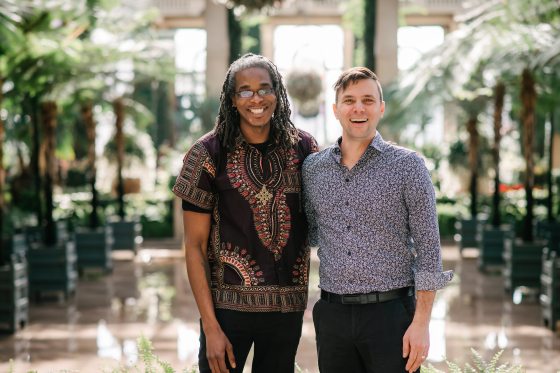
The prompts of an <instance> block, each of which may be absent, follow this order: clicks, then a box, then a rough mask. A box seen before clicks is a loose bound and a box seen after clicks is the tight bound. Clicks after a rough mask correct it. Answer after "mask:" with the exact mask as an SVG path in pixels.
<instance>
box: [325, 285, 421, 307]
mask: <svg viewBox="0 0 560 373" xmlns="http://www.w3.org/2000/svg"><path fill="white" fill-rule="evenodd" d="M412 295H414V287H413V286H409V287H406V288H400V289H393V290H389V291H374V292H371V293H367V294H334V293H329V292H328V291H325V290H321V299H323V300H325V301H327V302H329V303H341V304H369V303H381V302H388V301H390V300H393V299H397V298H403V297H409V296H412Z"/></svg>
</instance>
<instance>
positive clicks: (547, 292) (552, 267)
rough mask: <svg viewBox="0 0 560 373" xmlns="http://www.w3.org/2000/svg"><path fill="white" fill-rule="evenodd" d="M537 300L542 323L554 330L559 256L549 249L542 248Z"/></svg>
mask: <svg viewBox="0 0 560 373" xmlns="http://www.w3.org/2000/svg"><path fill="white" fill-rule="evenodd" d="M539 300H540V303H541V311H542V318H543V321H544V324H545V325H546V326H547V327H548V328H550V329H552V330H553V331H554V330H556V329H557V328H558V321H560V257H558V255H557V253H556V252H555V251H552V250H549V249H544V250H543V256H542V274H541V294H540V297H539Z"/></svg>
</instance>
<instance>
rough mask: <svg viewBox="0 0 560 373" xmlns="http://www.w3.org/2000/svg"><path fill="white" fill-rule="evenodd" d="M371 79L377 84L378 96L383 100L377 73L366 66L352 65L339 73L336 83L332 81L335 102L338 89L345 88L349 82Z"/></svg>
mask: <svg viewBox="0 0 560 373" xmlns="http://www.w3.org/2000/svg"><path fill="white" fill-rule="evenodd" d="M365 79H372V80H373V81H374V82H375V83H376V84H377V89H378V90H379V98H380V99H381V101H383V90H382V89H381V83H379V79H378V78H377V75H375V73H374V72H373V71H371V70H370V69H368V68H367V67H352V68H350V69H348V70H345V71H343V72H342V74H340V76H339V77H338V79H337V81H336V83H334V85H333V88H334V91H335V102H337V101H338V92H339V91H340V90H345V89H346V88H347V87H348V86H349V85H350V84H355V83H357V82H358V81H360V80H365Z"/></svg>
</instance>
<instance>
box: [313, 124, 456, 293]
mask: <svg viewBox="0 0 560 373" xmlns="http://www.w3.org/2000/svg"><path fill="white" fill-rule="evenodd" d="M339 142H340V139H339ZM339 142H337V143H336V144H335V145H333V146H331V147H329V148H327V149H325V150H323V151H321V152H319V153H316V154H312V155H311V156H309V157H308V158H307V159H306V160H305V162H304V165H303V171H302V175H303V185H304V198H305V206H306V213H307V217H308V222H309V229H310V241H311V245H313V246H316V245H318V246H319V249H318V255H319V259H320V264H319V278H320V283H319V287H320V288H321V289H324V290H326V291H329V292H333V293H337V294H356V293H368V292H372V291H388V290H392V289H395V288H401V287H406V286H412V285H414V286H415V287H416V289H417V290H437V289H440V288H442V287H444V286H445V285H446V284H447V283H448V282H449V281H450V280H451V278H452V276H453V274H452V272H451V271H447V272H442V262H441V248H440V241H439V229H438V223H437V215H436V204H435V193H434V188H433V185H432V182H431V179H430V175H429V172H428V170H427V168H426V166H425V165H424V161H423V160H422V158H421V157H420V156H419V155H417V154H416V153H414V152H412V151H410V150H407V149H404V148H402V147H398V146H395V145H393V144H390V143H388V142H385V141H384V140H383V138H382V137H381V135H380V134H379V133H377V134H376V136H375V137H374V138H373V140H372V142H371V143H370V145H369V147H368V148H367V150H366V151H365V153H364V154H363V155H362V157H361V158H360V160H359V161H358V162H357V163H356V165H355V166H354V167H352V169H351V170H348V168H347V167H345V166H344V165H343V164H342V163H341V154H340V147H339Z"/></svg>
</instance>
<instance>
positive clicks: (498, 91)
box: [492, 82, 506, 228]
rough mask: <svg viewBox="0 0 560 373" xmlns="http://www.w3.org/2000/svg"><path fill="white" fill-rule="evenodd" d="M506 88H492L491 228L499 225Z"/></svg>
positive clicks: (499, 83) (502, 86) (501, 86)
mask: <svg viewBox="0 0 560 373" xmlns="http://www.w3.org/2000/svg"><path fill="white" fill-rule="evenodd" d="M505 94H506V87H505V85H504V84H503V83H502V82H498V83H497V84H496V86H495V87H494V110H493V121H494V143H493V145H492V158H493V160H494V192H493V194H492V226H493V227H495V228H498V227H499V226H500V225H501V214H500V199H501V197H500V142H501V139H502V113H503V110H504V97H505Z"/></svg>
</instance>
